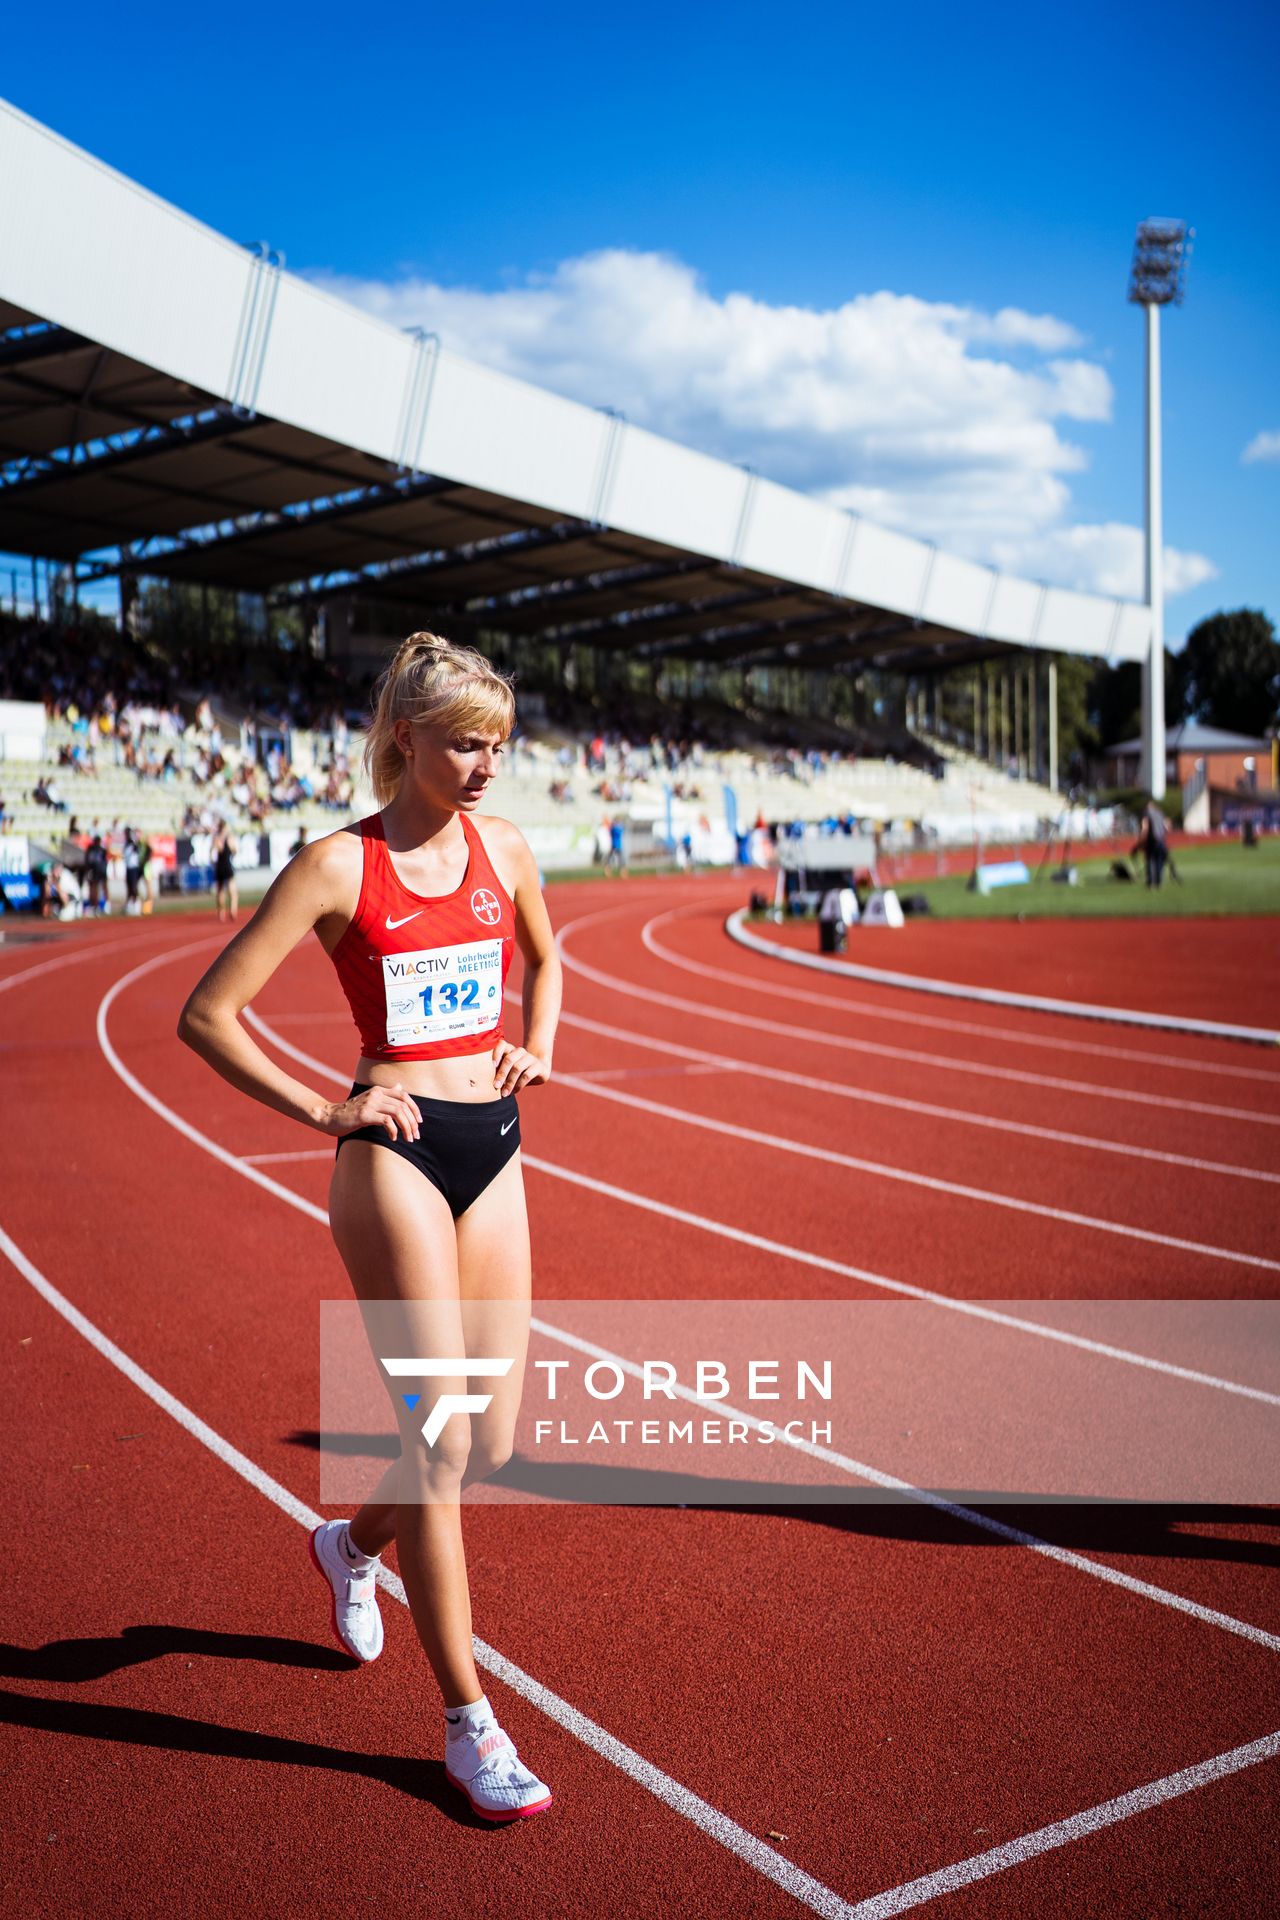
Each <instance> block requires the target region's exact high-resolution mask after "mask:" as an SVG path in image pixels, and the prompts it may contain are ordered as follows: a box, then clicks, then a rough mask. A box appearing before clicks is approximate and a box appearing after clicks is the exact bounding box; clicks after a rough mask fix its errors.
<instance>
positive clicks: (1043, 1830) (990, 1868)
mask: <svg viewBox="0 0 1280 1920" xmlns="http://www.w3.org/2000/svg"><path fill="white" fill-rule="evenodd" d="M1277 1754H1280V1733H1269V1734H1267V1735H1266V1736H1265V1738H1263V1739H1261V1740H1250V1741H1249V1742H1248V1743H1247V1744H1246V1745H1245V1746H1242V1747H1232V1748H1231V1750H1230V1752H1228V1753H1218V1754H1215V1755H1214V1756H1213V1758H1212V1759H1211V1760H1202V1761H1200V1763H1199V1765H1198V1766H1194V1767H1184V1768H1183V1769H1182V1771H1181V1772H1180V1773H1168V1774H1166V1775H1165V1777H1164V1779H1163V1780H1151V1781H1148V1783H1147V1784H1146V1786H1143V1787H1135V1788H1134V1789H1133V1791H1132V1792H1131V1793H1122V1794H1120V1795H1118V1796H1117V1798H1116V1799H1114V1800H1104V1801H1103V1802H1102V1804H1101V1806H1097V1807H1087V1808H1086V1809H1085V1811H1084V1812H1083V1813H1073V1814H1072V1815H1071V1816H1070V1818H1069V1819H1067V1820H1055V1821H1054V1823H1053V1825H1052V1826H1049V1827H1037V1829H1036V1831H1035V1832H1034V1833H1024V1834H1022V1835H1021V1836H1020V1838H1018V1839H1017V1840H1010V1841H1007V1842H1006V1844H1005V1845H1004V1846H1002V1847H991V1848H990V1849H989V1850H988V1851H987V1852H986V1853H975V1854H974V1855H973V1856H972V1857H971V1858H970V1859H968V1860H957V1861H956V1863H955V1865H954V1866H951V1867H943V1868H941V1869H940V1870H939V1871H938V1872H937V1873H926V1874H924V1875H923V1876H922V1877H921V1878H920V1879H919V1880H908V1881H906V1882H905V1883H904V1884H903V1885H902V1886H900V1887H891V1888H890V1889H889V1890H888V1892H887V1893H877V1894H874V1895H873V1896H872V1898H871V1899H869V1900H859V1901H858V1903H857V1905H856V1906H855V1907H853V1908H852V1909H851V1914H852V1920H892V1916H893V1915H894V1914H898V1913H911V1912H912V1911H913V1910H914V1909H915V1908H916V1907H922V1906H924V1904H925V1902H926V1901H927V1900H936V1899H937V1898H938V1896H939V1894H943V1893H955V1892H956V1891H957V1890H958V1889H959V1888H961V1887H971V1886H972V1885H973V1884H974V1882H975V1881H977V1880H987V1879H989V1878H990V1877H991V1875H992V1874H993V1873H1004V1872H1006V1871H1007V1870H1008V1869H1009V1868H1010V1867H1017V1866H1021V1865H1022V1863H1023V1861H1024V1860H1034V1859H1036V1858H1038V1856H1039V1855H1040V1854H1042V1853H1052V1852H1053V1850H1054V1848H1055V1847H1066V1846H1070V1845H1071V1843H1072V1842H1073V1841H1076V1840H1084V1839H1086V1838H1087V1837H1088V1835H1089V1834H1091V1833H1102V1832H1103V1831H1104V1830H1105V1829H1106V1828H1107V1827H1114V1826H1116V1825H1118V1824H1119V1822H1120V1821H1121V1820H1131V1819H1132V1818H1133V1816H1134V1814H1136V1813H1147V1812H1149V1811H1150V1809H1151V1808H1152V1807H1163V1806H1165V1805H1166V1804H1167V1803H1168V1802H1169V1801H1170V1800H1177V1799H1179V1798H1180V1797H1181V1795H1183V1794H1184V1793H1194V1792H1195V1791H1196V1789H1197V1788H1198V1787H1207V1786H1211V1785H1212V1784H1213V1782H1214V1781H1215V1780H1229V1779H1230V1778H1231V1775H1232V1774H1234V1773H1243V1772H1244V1771H1245V1769H1246V1768H1247V1767H1256V1766H1258V1765H1259V1764H1260V1763H1261V1762H1262V1761H1264V1760H1274V1759H1275V1758H1276V1756H1277Z"/></svg>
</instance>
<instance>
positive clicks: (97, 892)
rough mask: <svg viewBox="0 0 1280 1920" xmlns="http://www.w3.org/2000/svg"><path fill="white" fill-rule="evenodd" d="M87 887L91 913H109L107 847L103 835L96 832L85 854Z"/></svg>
mask: <svg viewBox="0 0 1280 1920" xmlns="http://www.w3.org/2000/svg"><path fill="white" fill-rule="evenodd" d="M84 876H85V889H86V892H87V893H88V896H89V899H88V907H89V912H90V913H109V912H110V911H111V907H110V902H109V901H108V899H107V849H106V847H105V845H104V844H103V839H102V835H101V834H100V833H95V834H94V836H93V838H92V840H91V841H90V842H89V844H88V846H87V847H86V848H85V854H84Z"/></svg>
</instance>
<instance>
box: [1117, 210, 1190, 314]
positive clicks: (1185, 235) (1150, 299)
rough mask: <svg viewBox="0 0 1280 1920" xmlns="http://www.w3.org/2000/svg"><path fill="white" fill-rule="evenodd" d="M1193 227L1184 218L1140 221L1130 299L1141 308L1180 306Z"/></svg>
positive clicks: (1135, 242)
mask: <svg viewBox="0 0 1280 1920" xmlns="http://www.w3.org/2000/svg"><path fill="white" fill-rule="evenodd" d="M1194 237H1195V235H1194V229H1193V228H1191V227H1189V226H1188V225H1187V223H1186V221H1185V220H1157V219H1151V220H1140V221H1139V222H1138V234H1137V238H1136V239H1135V241H1134V243H1133V265H1132V267H1131V268H1130V269H1129V298H1130V300H1131V301H1133V302H1134V304H1135V305H1136V306H1140V307H1169V306H1174V307H1180V306H1181V305H1182V294H1183V287H1184V284H1185V281H1186V276H1187V261H1188V259H1189V258H1190V255H1191V242H1192V240H1193V239H1194Z"/></svg>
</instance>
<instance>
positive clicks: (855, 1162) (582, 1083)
mask: <svg viewBox="0 0 1280 1920" xmlns="http://www.w3.org/2000/svg"><path fill="white" fill-rule="evenodd" d="M554 1084H555V1085H556V1086H560V1087H572V1088H574V1089H576V1091H577V1092H579V1093H586V1094H590V1095H591V1097H592V1099H594V1100H612V1101H614V1102H616V1103H617V1105H619V1106H623V1107H633V1108H634V1109H635V1110H636V1111H637V1112H638V1113H651V1114H653V1115H654V1117H655V1118H656V1119H660V1120H673V1121H675V1122H676V1124H677V1125H679V1126H685V1127H697V1128H699V1129H700V1130H701V1131H703V1132H704V1133H717V1134H720V1135H721V1136H722V1137H723V1138H724V1139H726V1140H742V1141H745V1142H746V1143H747V1144H748V1145H749V1146H758V1147H769V1148H771V1149H772V1150H773V1151H774V1152H775V1153H790V1154H795V1155H797V1156H799V1157H800V1158H802V1159H805V1160H818V1161H821V1162H823V1163H824V1164H826V1165H828V1166H833V1167H844V1168H847V1169H848V1170H849V1171H850V1172H851V1173H865V1174H868V1175H870V1176H871V1177H872V1178H873V1179H876V1180H894V1181H897V1182H899V1183H900V1184H901V1185H904V1186H909V1187H922V1188H924V1189H925V1190H926V1191H928V1192H930V1193H946V1194H951V1195H953V1196H954V1197H955V1198H956V1199H959V1200H972V1201H975V1202H976V1203H977V1204H978V1205H979V1206H984V1207H999V1208H1002V1209H1004V1210H1006V1211H1008V1212H1010V1213H1025V1214H1031V1215H1034V1216H1035V1217H1036V1218H1038V1219H1041V1220H1056V1221H1058V1222H1059V1223H1060V1224H1061V1225H1063V1226H1068V1227H1083V1228H1085V1229H1086V1230H1088V1231H1090V1232H1093V1233H1109V1234H1113V1235H1115V1236H1117V1237H1118V1238H1120V1239H1123V1240H1141V1241H1144V1242H1145V1243H1146V1244H1147V1245H1148V1246H1154V1247H1169V1248H1171V1249H1173V1251H1175V1252H1177V1253H1195V1254H1201V1255H1203V1257H1204V1258H1205V1259H1207V1260H1226V1261H1228V1262H1230V1263H1231V1264H1233V1265H1235V1266H1242V1267H1257V1268H1259V1269H1260V1270H1261V1271H1263V1272H1264V1273H1280V1260H1268V1259H1266V1258H1265V1256H1264V1255H1262V1254H1260V1253H1238V1252H1237V1251H1236V1250H1235V1249H1234V1248H1233V1247H1215V1246H1211V1245H1210V1244H1209V1243H1208V1242H1206V1241H1202V1240H1185V1239H1183V1238H1181V1237H1180V1236H1179V1235H1177V1234H1172V1233H1157V1232H1156V1231H1155V1230H1154V1228H1152V1227H1130V1226H1125V1225H1123V1224H1122V1223H1121V1222H1120V1221H1118V1220H1104V1219H1102V1218H1101V1217H1100V1216H1099V1215H1097V1214H1092V1213H1077V1212H1076V1211H1075V1210H1074V1209H1073V1208H1071V1207H1051V1206H1049V1205H1047V1204H1046V1203H1043V1202H1041V1201H1038V1200H1018V1199H1016V1198H1015V1197H1014V1196H1013V1195H1012V1194H1008V1193H996V1192H995V1191H994V1190H993V1189H992V1188H990V1187H970V1186H966V1185H965V1184H964V1183H963V1182H962V1181H959V1180H943V1179H941V1178H940V1177H939V1176H938V1175H936V1174H930V1173H913V1172H911V1171H910V1169H908V1168H906V1167H895V1166H891V1165H890V1164H889V1163H888V1162H887V1161H883V1160H864V1159H862V1158H861V1157H860V1156H859V1155H857V1154H852V1153H840V1152H839V1151H838V1150H837V1149H836V1148H835V1147H811V1146H808V1145H807V1144H806V1143H805V1142H803V1141H800V1140H789V1139H788V1138H787V1137H786V1135H785V1134H780V1133H765V1132H764V1131H763V1130H762V1129H761V1128H759V1127H740V1126H737V1125H736V1124H735V1123H734V1122H733V1121H731V1120H713V1119H710V1118H709V1117H708V1116H707V1115H706V1114H702V1113H693V1112H691V1111H690V1110H689V1109H688V1108H686V1107H671V1106H668V1105H667V1103H666V1102H665V1101H663V1100H645V1099H643V1098H642V1097H641V1096H640V1095H639V1094H638V1093H624V1092H623V1091H622V1089H621V1088H620V1087H604V1086H598V1085H596V1084H595V1083H593V1082H591V1081H588V1080H578V1079H576V1078H575V1077H574V1075H573V1074H571V1073H558V1074H557V1075H556V1076H555V1082H554Z"/></svg>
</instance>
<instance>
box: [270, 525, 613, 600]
mask: <svg viewBox="0 0 1280 1920" xmlns="http://www.w3.org/2000/svg"><path fill="white" fill-rule="evenodd" d="M468 511H473V512H476V513H477V514H478V513H479V509H475V508H469V509H468ZM598 531H599V529H598V528H595V527H593V526H592V524H591V522H590V521H589V520H560V521H557V522H556V524H555V525H554V526H552V527H516V528H512V529H508V530H506V531H504V532H502V533H498V534H494V535H493V536H492V537H491V538H489V539H485V540H475V541H472V542H470V543H469V544H467V545H466V546H461V547H446V548H440V549H438V550H437V551H436V552H434V553H424V554H418V555H414V556H413V557H411V558H407V559H404V560H384V561H377V562H375V563H374V564H373V565H371V566H368V567H352V568H345V569H343V571H341V572H340V573H326V574H314V575H312V577H311V578H310V579H309V580H305V581H299V582H297V583H294V584H291V585H290V586H288V587H284V588H282V589H281V590H280V592H279V593H278V594H275V595H273V596H272V597H273V599H274V600H275V601H276V603H277V604H279V605H292V604H294V603H295V602H298V601H310V600H321V599H329V598H332V597H333V596H334V595H336V594H340V593H361V592H370V593H375V594H376V592H377V591H378V589H379V588H387V587H395V586H397V585H398V584H399V583H400V581H402V580H413V581H418V580H422V579H424V578H425V579H426V580H427V581H428V590H429V588H430V582H431V580H434V579H435V578H436V577H438V576H443V577H446V578H447V576H448V575H449V574H450V573H453V572H458V571H459V570H460V569H462V568H463V567H474V566H476V565H478V564H480V563H482V562H488V561H501V560H504V559H511V560H519V559H520V558H521V557H522V555H525V554H529V553H539V552H541V551H542V550H543V548H545V547H552V546H555V545H556V544H557V543H559V544H564V543H565V542H566V541H569V540H579V539H581V538H582V537H583V536H584V535H586V534H590V533H593V532H598ZM436 604H437V605H439V604H440V603H436ZM466 604H467V603H465V602H464V603H463V604H462V606H459V607H457V608H455V607H452V606H451V607H447V608H443V607H442V609H441V610H442V611H448V612H454V611H457V612H459V613H461V612H462V611H463V608H464V607H465V606H466ZM495 624H497V623H496V622H495Z"/></svg>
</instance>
